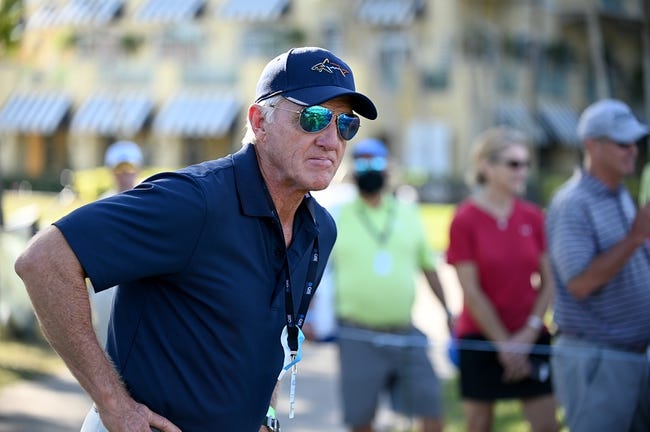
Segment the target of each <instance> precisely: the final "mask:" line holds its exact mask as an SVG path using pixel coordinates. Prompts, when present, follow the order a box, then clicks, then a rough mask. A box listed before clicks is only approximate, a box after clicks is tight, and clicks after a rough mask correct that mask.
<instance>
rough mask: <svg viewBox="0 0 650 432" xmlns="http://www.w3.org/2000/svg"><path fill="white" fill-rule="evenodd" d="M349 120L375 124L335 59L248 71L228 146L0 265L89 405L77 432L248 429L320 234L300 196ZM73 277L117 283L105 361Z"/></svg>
mask: <svg viewBox="0 0 650 432" xmlns="http://www.w3.org/2000/svg"><path fill="white" fill-rule="evenodd" d="M353 111H354V112H357V113H358V114H360V115H362V116H364V117H366V118H369V119H375V118H376V117H377V111H376V109H375V106H374V105H373V103H372V102H371V101H370V100H369V99H368V98H367V97H366V96H364V95H362V94H361V93H358V92H356V91H355V85H354V78H353V75H352V71H351V69H350V68H349V66H348V65H347V64H345V62H343V61H342V60H341V59H339V58H338V57H336V56H335V55H333V54H332V53H331V52H329V51H327V50H324V49H320V48H297V49H293V50H290V51H288V52H286V53H284V54H281V55H280V56H278V57H276V58H275V59H273V60H271V61H270V62H269V63H268V64H267V66H266V67H265V69H264V70H263V72H262V75H261V77H260V80H259V82H258V85H257V94H256V100H255V102H254V103H253V104H252V105H251V106H250V107H249V108H248V117H247V131H246V134H245V136H244V139H243V144H244V145H243V148H242V149H241V150H240V151H238V152H236V153H235V154H232V155H229V156H226V157H224V158H221V159H217V160H213V161H208V162H204V163H201V164H198V165H195V166H190V167H188V168H185V169H182V170H179V171H176V172H171V173H164V174H158V175H155V176H153V177H151V178H149V179H147V180H146V181H144V182H143V183H141V184H140V185H138V186H137V187H136V188H134V189H132V190H130V191H127V192H124V193H121V194H118V195H115V196H113V197H110V198H106V199H104V200H100V201H97V202H94V203H91V204H88V205H86V206H84V207H82V208H80V209H78V210H76V211H74V212H72V213H71V214H70V215H68V216H66V217H64V218H62V219H61V220H59V221H57V222H55V223H54V224H53V225H52V226H50V227H48V228H46V229H45V230H43V232H41V233H40V234H39V235H38V236H36V237H35V238H34V240H33V241H32V242H31V243H30V245H29V246H28V248H27V249H26V250H25V252H23V254H22V255H21V256H20V257H19V258H18V260H17V262H16V271H17V273H18V274H19V275H20V277H21V278H22V279H23V281H24V283H25V286H26V288H27V291H28V292H29V295H30V298H31V300H32V303H33V306H34V309H35V311H36V314H37V316H38V318H39V320H40V323H41V325H42V328H43V330H44V333H45V335H46V337H47V338H48V340H49V342H50V343H51V345H52V346H53V347H54V348H55V349H56V351H57V352H58V353H59V354H60V356H61V357H62V358H63V360H64V361H65V362H66V364H67V366H68V367H69V368H70V370H71V371H72V372H73V374H74V375H75V377H76V378H77V379H78V381H79V383H80V384H81V385H82V387H83V388H84V389H85V390H86V391H87V392H88V394H89V395H90V396H91V398H92V399H93V401H94V408H93V410H91V412H90V413H89V415H88V417H87V419H86V422H85V424H84V427H83V428H84V430H88V431H101V430H105V429H104V427H105V428H106V429H108V430H110V431H111V432H117V431H120V432H121V431H124V432H127V431H128V432H137V431H149V430H150V429H151V428H155V429H157V430H161V431H170V432H171V431H174V432H176V431H179V430H182V431H184V432H191V431H195V432H205V431H216V430H219V431H227V432H247V431H250V432H253V431H257V430H260V427H261V426H260V425H262V424H263V422H264V421H265V420H264V419H265V414H266V413H267V408H268V406H269V402H270V400H271V395H272V392H273V389H274V387H275V386H276V383H277V380H278V377H279V374H280V372H281V371H285V370H286V369H290V366H291V364H292V363H293V362H295V361H296V360H299V353H300V350H299V342H300V340H301V336H302V333H301V331H300V327H301V325H302V322H303V320H304V316H305V314H306V310H307V307H308V305H309V300H310V299H311V296H312V295H313V292H314V290H315V287H316V286H317V285H318V282H319V281H320V278H321V275H322V271H323V268H324V266H325V263H326V262H327V258H328V256H329V253H330V251H331V248H332V246H333V244H334V240H335V237H336V229H335V226H334V222H333V220H332V218H331V217H330V215H329V214H328V213H327V212H326V211H325V210H324V209H323V208H322V207H321V206H320V205H319V204H318V203H316V202H315V200H314V199H313V198H312V197H311V195H310V193H309V192H310V191H312V190H320V189H324V188H325V187H327V186H328V185H329V183H330V181H331V180H332V178H333V176H334V174H335V172H336V170H337V168H338V166H339V163H340V162H341V160H342V158H343V153H344V150H345V146H346V141H347V140H349V139H351V138H352V137H353V136H354V134H355V133H356V132H357V130H358V127H359V117H357V115H356V114H354V113H353ZM85 278H89V279H90V280H91V281H92V284H93V287H94V289H95V290H97V291H101V290H103V289H106V288H109V287H111V286H113V285H117V284H119V288H118V291H117V294H116V297H115V302H114V308H113V315H112V317H111V324H110V329H109V335H108V344H107V351H108V356H109V358H107V357H106V355H105V353H104V351H103V350H102V347H101V346H100V345H99V344H98V342H97V338H96V336H95V333H94V332H93V327H92V323H91V316H90V306H89V301H88V293H87V291H86V284H85ZM285 352H287V354H285ZM102 423H103V424H102Z"/></svg>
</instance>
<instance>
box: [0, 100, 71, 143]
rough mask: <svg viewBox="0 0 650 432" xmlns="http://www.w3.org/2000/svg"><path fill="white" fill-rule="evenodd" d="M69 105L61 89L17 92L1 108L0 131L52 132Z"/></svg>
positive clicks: (59, 123)
mask: <svg viewBox="0 0 650 432" xmlns="http://www.w3.org/2000/svg"><path fill="white" fill-rule="evenodd" d="M70 107H71V100H70V98H69V97H68V96H67V95H66V94H64V93H63V92H60V91H30V92H16V93H14V94H13V95H11V96H10V97H9V99H8V100H7V101H6V102H5V104H4V106H3V107H2V110H0V132H5V133H24V134H28V133H33V134H40V135H52V134H53V133H54V132H56V130H57V129H58V128H59V127H60V126H61V124H62V122H63V120H64V119H65V117H66V115H67V114H68V113H69V112H70Z"/></svg>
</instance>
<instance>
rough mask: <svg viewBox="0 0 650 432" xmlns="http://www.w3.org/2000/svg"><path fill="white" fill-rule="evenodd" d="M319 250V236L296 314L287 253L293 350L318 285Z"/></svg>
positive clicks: (288, 316) (287, 296) (286, 303)
mask: <svg viewBox="0 0 650 432" xmlns="http://www.w3.org/2000/svg"><path fill="white" fill-rule="evenodd" d="M318 260H319V250H318V236H316V237H315V238H314V245H313V246H312V249H311V254H310V256H309V267H308V268H307V277H306V278H305V287H304V289H303V292H302V299H301V300H300V306H299V307H298V313H297V314H296V313H295V311H294V309H293V295H292V291H291V272H290V271H289V258H288V257H287V256H286V255H285V261H284V269H285V280H284V309H285V311H286V319H287V332H288V334H289V336H288V340H287V343H288V345H289V349H291V351H298V329H299V328H302V325H303V324H304V323H305V317H306V316H307V310H308V309H309V303H310V302H311V299H312V297H313V296H314V292H315V291H316V287H315V286H314V282H315V279H316V271H317V270H318Z"/></svg>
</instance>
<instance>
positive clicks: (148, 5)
mask: <svg viewBox="0 0 650 432" xmlns="http://www.w3.org/2000/svg"><path fill="white" fill-rule="evenodd" d="M204 7H205V1H204V0H147V1H146V2H145V3H144V4H143V5H142V6H141V7H140V8H139V9H138V10H137V12H136V13H135V19H136V21H142V22H159V23H170V22H179V21H188V20H192V19H194V18H196V17H197V15H199V13H200V12H201V11H202V10H203V8H204Z"/></svg>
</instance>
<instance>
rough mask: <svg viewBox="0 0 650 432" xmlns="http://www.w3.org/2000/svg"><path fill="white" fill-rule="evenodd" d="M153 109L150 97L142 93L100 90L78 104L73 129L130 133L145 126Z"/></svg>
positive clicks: (101, 132) (128, 135) (75, 130)
mask: <svg viewBox="0 0 650 432" xmlns="http://www.w3.org/2000/svg"><path fill="white" fill-rule="evenodd" d="M152 109H153V103H152V101H151V99H150V98H149V97H148V96H147V95H145V94H143V93H139V92H128V91H122V92H111V91H100V92H97V93H96V94H94V95H92V96H90V97H89V98H88V99H87V100H86V101H85V102H84V103H83V104H82V105H81V106H80V107H79V110H78V111H77V113H76V114H75V115H74V117H73V118H72V124H71V131H72V132H73V133H92V134H97V135H104V136H109V135H110V136H118V135H119V136H122V137H131V136H133V135H135V134H136V133H137V132H139V131H140V130H141V129H142V126H143V125H144V123H145V121H146V120H147V117H149V114H151V110H152Z"/></svg>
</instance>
